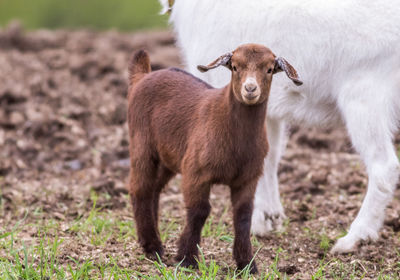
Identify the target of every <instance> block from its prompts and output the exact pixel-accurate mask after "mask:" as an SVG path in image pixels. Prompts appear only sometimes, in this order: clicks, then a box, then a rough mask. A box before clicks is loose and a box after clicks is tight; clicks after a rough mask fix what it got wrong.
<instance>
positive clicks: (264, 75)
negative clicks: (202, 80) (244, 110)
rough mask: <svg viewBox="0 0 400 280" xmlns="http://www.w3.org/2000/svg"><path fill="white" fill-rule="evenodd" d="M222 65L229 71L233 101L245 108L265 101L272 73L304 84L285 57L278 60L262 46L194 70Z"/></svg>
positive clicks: (252, 46)
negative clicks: (245, 105) (280, 74)
mask: <svg viewBox="0 0 400 280" xmlns="http://www.w3.org/2000/svg"><path fill="white" fill-rule="evenodd" d="M221 65H222V66H225V67H227V68H228V69H230V70H231V71H232V79H231V84H232V89H233V93H234V95H235V98H236V99H237V100H238V101H239V102H242V103H244V104H247V105H254V104H259V103H263V102H264V101H266V100H267V99H268V96H269V91H270V89H271V82H272V76H273V74H275V73H278V72H281V71H285V73H286V75H287V76H288V77H289V78H290V79H291V80H292V81H293V82H294V83H295V84H296V85H298V86H300V85H302V84H303V82H302V81H300V79H299V76H298V75H297V71H296V70H295V69H294V68H293V66H291V65H290V64H289V63H288V62H287V61H286V60H285V59H284V58H282V57H278V58H277V57H276V56H275V55H274V54H273V53H272V51H271V50H270V49H268V48H266V47H264V46H262V45H257V44H246V45H241V46H239V47H238V48H237V49H236V50H234V51H233V52H232V53H227V54H224V55H222V56H220V57H219V58H217V59H216V60H214V61H213V62H211V63H210V64H208V65H207V66H202V65H199V66H197V68H198V69H199V71H201V72H207V71H208V70H210V69H214V68H217V67H218V66H221Z"/></svg>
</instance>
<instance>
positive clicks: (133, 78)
mask: <svg viewBox="0 0 400 280" xmlns="http://www.w3.org/2000/svg"><path fill="white" fill-rule="evenodd" d="M150 72H151V65H150V57H149V54H148V53H147V52H146V51H145V50H139V51H137V52H135V53H134V54H133V56H132V58H131V61H130V63H129V85H130V86H133V85H134V84H136V83H138V82H139V81H140V80H141V79H142V78H143V77H144V76H145V75H146V74H148V73H150Z"/></svg>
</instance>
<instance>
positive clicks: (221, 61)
mask: <svg viewBox="0 0 400 280" xmlns="http://www.w3.org/2000/svg"><path fill="white" fill-rule="evenodd" d="M232 55H233V54H232V53H230V52H229V53H226V54H224V55H221V56H220V57H218V58H217V59H216V60H214V61H213V62H211V63H210V64H208V65H207V66H204V65H198V66H197V69H198V70H199V71H200V72H207V71H208V70H211V69H214V68H217V67H218V66H221V65H222V66H225V67H228V68H229V69H231V58H232Z"/></svg>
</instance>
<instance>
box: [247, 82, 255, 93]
mask: <svg viewBox="0 0 400 280" xmlns="http://www.w3.org/2000/svg"><path fill="white" fill-rule="evenodd" d="M244 88H245V89H246V91H247V92H249V93H252V92H255V91H256V89H257V85H256V84H253V83H248V84H245V85H244Z"/></svg>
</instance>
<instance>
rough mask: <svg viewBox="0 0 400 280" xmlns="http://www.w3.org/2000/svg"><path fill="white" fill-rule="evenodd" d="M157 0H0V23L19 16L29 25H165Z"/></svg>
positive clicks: (132, 27)
mask: <svg viewBox="0 0 400 280" xmlns="http://www.w3.org/2000/svg"><path fill="white" fill-rule="evenodd" d="M159 11H160V5H159V3H158V1H157V0H146V1H143V0H115V1H109V0H85V1H82V0H68V1H56V0H35V1H26V0H1V1H0V26H1V25H5V24H7V23H8V22H9V21H10V20H12V19H15V18H17V19H19V20H21V21H22V23H23V24H24V26H25V27H26V28H28V29H36V28H51V29H55V28H80V27H89V28H94V29H110V28H117V29H119V30H124V31H131V30H137V29H145V28H160V27H165V26H166V22H167V18H168V17H167V16H160V15H158V13H159Z"/></svg>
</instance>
